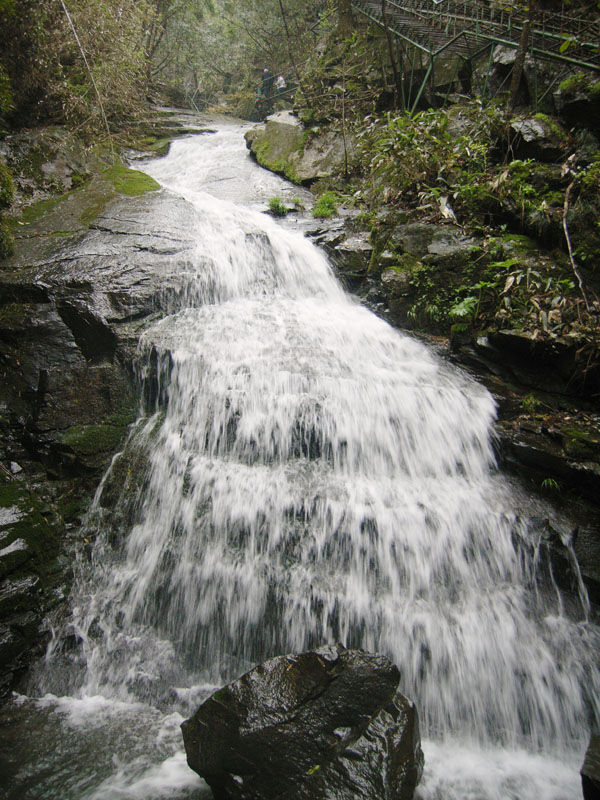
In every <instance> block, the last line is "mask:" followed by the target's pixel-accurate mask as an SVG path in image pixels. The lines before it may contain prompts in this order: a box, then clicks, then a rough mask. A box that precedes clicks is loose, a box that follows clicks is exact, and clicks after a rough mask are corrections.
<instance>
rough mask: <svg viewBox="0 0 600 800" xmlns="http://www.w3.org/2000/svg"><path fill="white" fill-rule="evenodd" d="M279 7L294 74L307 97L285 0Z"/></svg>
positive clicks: (280, 0) (281, 0) (281, 1)
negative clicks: (293, 44) (284, 3)
mask: <svg viewBox="0 0 600 800" xmlns="http://www.w3.org/2000/svg"><path fill="white" fill-rule="evenodd" d="M279 8H280V9H281V19H282V20H283V24H284V27H285V35H286V38H287V43H288V52H289V54H290V61H291V62H292V67H293V68H294V74H295V76H296V80H297V81H298V86H299V87H300V89H301V91H302V94H303V95H304V97H306V91H305V90H304V86H303V85H302V78H301V77H300V72H299V71H298V66H297V64H296V60H295V58H294V48H293V46H292V38H291V36H290V29H289V27H288V22H287V16H286V13H285V8H284V6H283V0H279Z"/></svg>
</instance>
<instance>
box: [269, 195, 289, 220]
mask: <svg viewBox="0 0 600 800" xmlns="http://www.w3.org/2000/svg"><path fill="white" fill-rule="evenodd" d="M269 211H270V212H271V214H273V216H275V217H285V215H286V214H287V213H288V211H289V209H288V207H287V206H286V204H285V203H284V202H283V200H282V199H281V197H277V196H275V197H271V199H270V200H269Z"/></svg>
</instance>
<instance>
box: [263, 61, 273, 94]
mask: <svg viewBox="0 0 600 800" xmlns="http://www.w3.org/2000/svg"><path fill="white" fill-rule="evenodd" d="M274 81H275V76H274V75H273V73H272V72H271V71H270V70H269V69H267V67H265V68H264V70H263V77H262V91H263V94H264V96H265V97H266V98H267V100H268V99H269V98H270V97H271V95H272V94H273V83H274Z"/></svg>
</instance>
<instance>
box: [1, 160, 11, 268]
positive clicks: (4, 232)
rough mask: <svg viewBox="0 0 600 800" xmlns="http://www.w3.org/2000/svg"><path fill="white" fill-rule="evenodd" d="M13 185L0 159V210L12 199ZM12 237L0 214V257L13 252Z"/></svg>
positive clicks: (6, 168)
mask: <svg viewBox="0 0 600 800" xmlns="http://www.w3.org/2000/svg"><path fill="white" fill-rule="evenodd" d="M13 197H14V186H13V181H12V176H11V174H10V171H9V169H8V167H7V166H6V164H5V163H4V162H3V161H1V160H0V212H1V210H2V209H4V208H8V207H9V206H10V204H11V203H12V201H13ZM13 249H14V248H13V238H12V235H11V233H10V230H9V227H8V225H7V223H6V220H3V219H2V217H1V216H0V258H6V257H7V256H10V255H12V253H13Z"/></svg>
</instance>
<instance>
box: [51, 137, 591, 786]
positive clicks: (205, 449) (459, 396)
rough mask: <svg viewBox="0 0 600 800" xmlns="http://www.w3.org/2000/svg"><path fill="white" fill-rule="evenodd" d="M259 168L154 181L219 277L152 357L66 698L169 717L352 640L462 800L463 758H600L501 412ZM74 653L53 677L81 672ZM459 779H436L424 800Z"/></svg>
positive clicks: (79, 614)
mask: <svg viewBox="0 0 600 800" xmlns="http://www.w3.org/2000/svg"><path fill="white" fill-rule="evenodd" d="M246 159H247V157H246V155H245V153H244V148H243V141H241V134H240V131H239V128H237V127H235V126H224V127H223V129H222V130H220V131H219V132H218V133H216V134H213V135H211V136H205V137H197V138H196V139H190V140H185V141H181V142H178V143H176V145H174V146H173V148H172V152H171V155H170V156H169V157H168V158H166V159H164V160H161V161H156V162H152V163H151V164H149V165H148V166H147V171H148V172H149V173H150V174H152V175H153V177H155V178H156V179H157V180H159V181H161V182H162V183H163V184H164V185H166V186H167V187H169V188H171V189H172V190H173V191H176V192H178V193H180V194H182V195H183V196H184V197H185V198H186V199H187V200H189V201H190V202H191V203H193V204H194V206H195V208H196V211H197V216H198V227H197V230H196V231H195V232H194V234H195V237H196V239H197V246H196V252H195V254H194V259H193V263H194V264H195V265H197V266H192V267H191V268H190V265H189V264H188V266H187V270H188V275H187V284H186V291H185V292H184V293H183V294H182V296H181V298H179V307H178V308H173V313H171V314H169V315H168V316H166V317H165V318H164V319H162V320H161V321H159V322H157V323H156V324H154V325H153V326H152V327H151V328H149V329H148V330H146V332H145V333H144V335H143V336H142V338H141V341H140V344H139V350H138V359H137V360H138V369H139V375H140V381H141V383H142V385H143V386H144V387H145V389H146V391H145V392H144V394H145V396H146V398H152V400H151V401H148V402H147V403H146V405H145V407H144V408H143V410H142V412H141V416H140V419H139V421H138V423H137V425H136V426H135V428H134V430H133V431H132V434H131V436H130V439H129V441H128V444H127V447H126V448H125V451H124V453H123V454H121V455H119V456H117V457H116V459H115V462H114V464H113V467H112V468H111V470H110V471H109V473H108V474H107V476H106V478H105V481H104V482H103V484H102V485H101V487H100V488H99V490H98V493H97V497H96V501H95V505H94V508H93V509H92V512H91V514H90V521H89V525H90V527H92V528H94V534H95V535H96V545H95V548H94V552H93V555H92V559H91V564H90V565H85V564H82V567H81V570H80V572H79V576H78V582H77V593H76V596H75V607H74V612H73V618H72V620H71V628H72V631H73V632H74V633H75V634H76V637H77V639H78V641H79V642H80V647H81V651H80V652H79V655H78V656H77V658H76V659H71V660H72V661H73V662H74V666H73V664H71V666H70V669H71V672H72V674H71V677H70V678H69V679H68V681H67V684H68V691H70V692H71V693H77V695H78V696H80V697H92V696H98V695H101V696H104V697H108V698H113V699H114V701H115V702H116V701H118V702H121V703H139V702H143V703H146V704H151V705H153V706H156V707H170V706H169V704H170V703H171V704H173V702H174V700H173V698H174V697H177V698H179V699H181V698H182V697H184V696H187V697H189V696H190V693H191V694H192V695H193V696H196V695H197V693H196V694H194V691H195V689H194V687H196V690H197V688H198V687H202V686H206V685H207V684H208V685H218V684H219V683H220V682H223V681H225V680H228V679H231V678H233V677H235V676H236V675H237V674H239V673H240V672H241V671H243V670H244V669H246V668H248V667H249V666H251V665H252V664H253V663H255V662H257V661H261V660H263V659H265V658H267V657H269V656H272V655H275V654H279V653H283V652H290V651H299V650H302V649H305V648H307V647H310V646H313V645H317V644H321V643H324V642H336V641H341V642H343V643H344V644H346V645H347V646H349V647H350V646H352V647H362V648H365V649H368V650H373V651H379V652H383V653H385V654H386V655H388V656H389V657H390V658H391V659H392V660H393V661H394V662H395V663H396V664H397V665H398V667H399V668H400V671H401V676H402V677H401V688H402V690H403V691H404V692H405V693H406V694H407V695H408V696H409V697H411V698H413V699H414V700H415V701H416V703H417V707H418V709H419V714H420V719H421V725H422V732H423V733H424V735H425V736H426V737H427V740H428V741H431V753H432V754H433V757H434V759H435V760H437V763H438V764H443V765H444V770H447V771H448V775H450V777H448V776H446V777H447V781H448V784H447V786H446V788H445V789H443V792H444V794H443V796H444V797H447V798H451V797H461V798H463V797H466V796H467V788H466V787H467V786H468V780H467V778H466V777H465V776H466V774H467V773H468V772H469V769H470V770H471V773H473V774H474V773H476V772H477V769H479V768H480V764H479V762H478V763H477V769H476V767H475V766H474V763H475V760H474V758H471V763H470V767H469V768H467V767H464V764H463V765H462V766H461V769H463V767H464V769H463V771H462V772H461V773H460V775H461V778H460V784H461V787H462V789H461V790H460V791H462V794H461V793H459V794H456V795H455V794H452V791H454V789H451V788H450V787H451V786H452V774H453V773H452V769H453V765H454V767H455V768H457V769H458V767H457V765H458V764H459V763H461V758H460V757H459V756H458V755H457V754H456V752H455V751H454V750H453V749H452V748H456V747H457V746H458V744H457V743H460V742H466V741H471V742H476V743H477V744H476V746H477V747H479V748H484V749H485V748H491V749H493V748H496V751H497V752H498V753H500V752H502V753H503V754H506V753H507V752H508V751H512V752H517V751H518V752H526V750H527V749H528V750H529V751H530V752H531V753H535V751H537V750H538V749H540V750H541V751H542V752H544V753H545V754H554V756H555V757H556V758H558V759H559V760H560V758H561V753H564V752H570V753H572V752H576V753H577V754H579V753H580V750H577V748H578V747H579V748H580V747H581V742H582V740H583V739H584V738H585V737H586V734H587V730H588V725H589V720H590V718H593V717H594V716H595V717H596V719H597V718H598V713H599V709H598V707H597V705H596V706H594V704H595V703H596V704H597V703H598V698H599V697H600V678H599V674H598V669H597V663H596V659H597V646H598V637H597V631H596V630H595V629H594V628H593V626H591V625H590V623H589V622H588V621H587V620H586V614H585V609H584V608H582V607H579V609H578V610H576V612H575V614H574V615H573V614H570V615H568V614H567V613H566V612H565V611H564V608H563V605H562V603H561V600H560V593H559V592H558V591H557V590H556V587H555V586H554V585H553V584H552V581H551V580H548V579H546V580H545V588H544V586H541V587H540V586H539V585H538V581H539V571H540V562H539V560H538V559H537V558H536V556H537V554H538V551H537V549H536V541H535V537H534V536H533V534H532V532H531V530H530V525H529V522H528V519H527V515H526V513H524V512H523V510H522V508H523V503H522V501H521V500H520V499H518V498H517V497H516V496H515V494H514V491H513V489H511V487H510V486H509V485H508V483H507V482H506V481H505V480H504V479H503V477H502V475H501V474H500V473H499V472H498V470H497V468H496V464H495V459H494V452H493V446H492V444H493V442H492V439H493V424H494V418H495V406H494V402H493V399H492V398H491V396H490V395H489V393H488V392H487V391H486V390H485V389H484V388H483V387H481V386H480V385H478V384H477V383H476V382H474V381H473V380H472V379H470V378H469V377H468V376H467V375H466V374H464V373H462V372H460V371H458V370H456V369H454V368H451V367H449V366H448V365H445V364H444V363H443V362H442V361H441V360H439V359H438V358H437V357H436V356H435V355H434V354H432V353H431V351H429V350H428V349H427V348H426V347H425V346H424V345H422V344H421V343H419V342H418V341H416V340H415V339H413V338H411V337H409V336H407V335H405V334H402V333H400V332H398V331H396V330H394V329H392V328H391V327H390V326H389V325H388V324H387V323H386V322H385V321H383V320H381V319H379V318H378V317H376V316H374V315H373V314H372V313H371V312H370V311H368V310H367V309H366V308H364V307H363V306H361V305H360V304H359V303H358V302H356V301H355V300H353V299H352V298H350V297H348V296H347V295H346V294H345V293H344V292H343V291H342V289H341V288H340V286H339V284H338V283H337V281H336V279H335V277H334V275H333V273H332V271H331V268H330V266H329V264H328V263H327V260H326V259H325V257H324V255H323V254H322V253H321V252H320V251H319V250H318V249H317V248H315V247H314V246H313V245H311V244H310V243H309V242H308V241H307V240H306V239H305V238H303V237H302V236H301V234H300V233H297V232H295V231H293V230H291V229H290V228H289V227H287V228H286V227H282V226H281V225H278V224H276V223H275V222H274V221H273V220H272V219H271V218H269V217H268V216H267V215H265V214H261V213H260V212H259V210H258V208H257V206H258V207H259V206H260V191H259V189H261V190H262V196H263V199H264V195H265V186H263V187H259V189H257V186H256V182H257V181H261V180H262V181H265V182H266V183H267V187H266V190H267V191H268V186H269V184H268V181H269V180H271V178H270V177H269V178H266V177H257V176H259V171H258V168H256V167H254V166H253V165H251V164H250V162H249V161H246ZM224 164H227V165H228V166H227V167H224V166H223V165H224ZM232 164H233V166H232ZM242 164H245V166H243V169H245V170H252V172H251V174H252V176H253V177H252V178H251V179H249V180H248V185H247V186H246V187H245V188H244V189H243V191H245V192H246V193H247V196H246V197H245V198H242V200H243V202H244V206H245V207H244V206H241V205H236V204H233V203H232V202H231V201H232V200H233V199H238V200H239V198H236V197H235V192H234V191H233V189H231V192H230V190H229V188H228V187H227V186H226V185H224V186H222V187H221V191H220V195H219V196H218V197H215V196H214V195H213V194H211V193H210V192H211V191H212V187H213V186H214V182H215V181H216V180H217V178H219V177H220V179H222V177H223V176H222V175H221V173H222V172H223V170H224V169H225V170H227V169H229V170H233V171H235V170H237V169H242V166H241V165H242ZM273 180H275V179H273ZM277 185H278V187H281V184H277ZM235 186H237V191H238V192H239V191H241V189H240V181H238V182H237V183H236V184H235ZM230 194H233V195H234V196H230ZM119 487H120V489H119ZM119 491H120V495H119ZM108 495H110V497H111V498H112V499H111V500H108V499H107V497H108ZM115 497H119V499H118V501H117V502H114V498H115ZM59 651H60V647H59V646H58V644H57V645H56V650H55V652H53V653H51V655H50V656H49V667H48V669H49V672H50V673H51V672H52V663H53V661H58V662H60V665H61V670H65V669H66V667H65V663H66V661H68V660H69V659H68V657H67V656H66V655H65V654H64V653H62V652H59ZM63 680H64V678H63ZM67 684H65V685H67ZM48 686H50V687H51V686H52V684H51V683H49V684H48ZM186 693H187V694H186ZM474 746H475V745H474ZM444 748H446V749H444ZM523 748H525V750H524V749H523ZM425 752H426V759H427V758H428V750H427V748H425ZM449 753H451V754H453V755H449ZM554 756H553V757H554ZM576 757H579V755H577V756H576ZM502 758H505V756H502ZM530 758H531V759H532V760H530V761H528V762H527V766H526V767H518V766H517V767H515V764H514V763H513V764H505V763H504V761H502V764H503V766H502V767H500V768H499V769H500V771H502V770H504V772H502V776H503V777H502V780H500V779H498V781H497V786H500V784H502V781H504V784H502V785H503V786H504V785H505V788H504V789H502V790H501V789H498V788H497V787H496V788H494V789H493V792H496V793H493V792H492V790H490V793H489V795H488V794H485V795H484V794H478V793H475V794H473V795H468V796H473V797H484V796H485V797H489V798H490V799H491V798H494V800H495V799H496V798H506V799H507V800H508V799H509V798H514V797H517V796H518V797H523V798H524V797H532V798H533V797H536V796H540V795H539V792H540V791H542V793H543V791H544V790H543V789H542V790H540V788H539V786H540V785H541V784H538V783H535V782H534V781H533V779H532V783H531V788H530V789H529V790H526V789H525V790H523V794H519V795H517V794H514V793H512V794H511V792H512V791H513V790H514V786H513V789H510V786H511V780H512V781H513V784H514V780H515V779H514V777H512V778H511V769H513V770H515V769H516V770H517V773H518V774H519V775H521V777H520V778H519V779H518V783H519V784H520V788H521V789H523V786H522V784H523V780H524V779H523V776H522V773H527V771H528V770H529V771H530V772H533V771H534V768H533V767H532V764H533V763H534V759H535V758H537V756H534V755H531V756H530ZM463 760H464V759H463ZM498 763H499V762H498ZM536 763H537V762H536ZM553 763H554V762H553ZM544 764H545V766H543V767H541V768H540V775H541V772H543V771H545V772H546V773H547V780H548V782H549V783H548V786H557V785H558V784H559V783H560V780H563V778H564V776H562V773H561V778H560V780H559V779H558V778H556V775H555V773H554V772H552V770H551V769H549V768H548V767H547V764H546V762H544ZM519 769H520V770H521V771H520V772H519ZM559 771H560V770H559ZM545 779H546V778H544V779H542V778H539V780H545ZM427 780H429V781H430V784H429V786H430V788H429V789H428V788H427V786H428V784H427ZM436 780H437V778H436V777H435V776H434V775H433V774H432V773H430V774H429V778H428V774H427V773H426V776H425V784H424V789H423V790H422V791H423V792H424V794H423V795H422V796H423V797H431V798H433V797H435V796H437V795H435V794H433V792H434V791H435V786H437V784H436V783H435V781H436ZM473 780H475V781H477V780H478V777H477V776H476V775H475V777H474V778H473ZM490 780H491V781H492V783H493V781H494V780H495V778H493V776H492V777H491V778H490ZM567 782H568V783H569V782H570V783H569V786H570V787H573V786H576V777H573V773H570V777H569V778H568V781H567ZM440 785H443V784H440ZM476 785H477V786H479V787H480V784H479V783H477V784H476ZM495 785H496V784H495ZM544 785H545V784H544ZM506 786H508V787H509V788H506ZM561 786H562V784H561ZM428 791H429V792H430V793H429V794H428V793H427V792H428ZM440 791H442V790H440ZM457 791H459V790H458V789H457ZM474 791H477V792H479V791H481V792H482V791H483V790H482V789H481V788H479V789H477V790H474ZM548 791H550V789H548ZM560 791H563V790H562V789H560ZM502 792H504V793H502ZM528 792H529V793H528ZM86 796H87V795H86ZM123 796H125V795H123ZM165 796H166V795H165ZM545 796H546V797H550V796H553V797H556V798H557V800H560V799H561V798H562V800H568V798H569V797H571V796H573V797H574V796H576V795H569V794H564V793H563V794H560V793H559V794H554V795H550V794H546V795H545Z"/></svg>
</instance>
